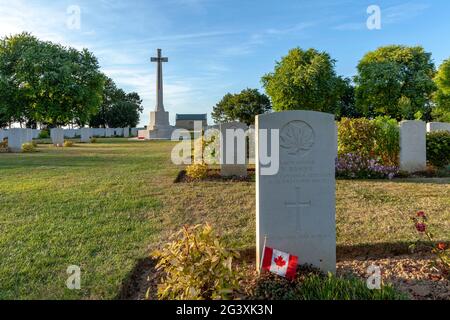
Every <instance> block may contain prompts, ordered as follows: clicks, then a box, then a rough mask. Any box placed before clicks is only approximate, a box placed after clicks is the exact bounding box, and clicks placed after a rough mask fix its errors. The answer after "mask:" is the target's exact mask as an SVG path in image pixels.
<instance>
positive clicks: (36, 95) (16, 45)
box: [0, 33, 104, 126]
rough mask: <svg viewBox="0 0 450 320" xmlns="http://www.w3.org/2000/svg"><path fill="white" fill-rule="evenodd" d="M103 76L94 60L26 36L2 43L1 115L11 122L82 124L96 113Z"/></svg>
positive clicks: (55, 124) (0, 55) (71, 50)
mask: <svg viewBox="0 0 450 320" xmlns="http://www.w3.org/2000/svg"><path fill="white" fill-rule="evenodd" d="M103 84H104V77H103V75H102V74H101V73H100V71H99V64H98V61H97V59H96V58H95V56H94V55H93V54H92V53H90V52H89V51H88V50H86V49H84V50H82V51H78V50H76V49H73V48H66V47H63V46H61V45H58V44H54V43H51V42H44V41H40V40H38V39H37V38H35V37H33V36H32V35H30V34H28V33H22V34H18V35H15V36H10V37H5V38H2V39H1V40H0V101H1V106H0V110H2V111H1V112H2V113H4V114H6V117H7V118H8V119H9V121H10V122H17V121H18V122H26V123H29V124H34V125H35V124H36V123H42V124H45V125H48V126H60V125H65V124H68V123H71V122H72V121H73V119H79V121H80V122H81V123H86V122H87V119H88V118H89V117H90V116H91V114H92V113H94V112H96V110H97V109H98V107H99V105H100V103H101V98H102V96H101V95H102V91H103Z"/></svg>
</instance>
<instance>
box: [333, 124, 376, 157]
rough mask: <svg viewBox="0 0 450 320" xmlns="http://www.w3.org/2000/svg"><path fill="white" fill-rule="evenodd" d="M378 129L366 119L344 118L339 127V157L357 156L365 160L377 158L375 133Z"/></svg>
mask: <svg viewBox="0 0 450 320" xmlns="http://www.w3.org/2000/svg"><path fill="white" fill-rule="evenodd" d="M376 130H377V127H376V125H375V123H374V122H373V121H370V120H368V119H366V118H360V119H348V118H342V120H341V122H340V123H339V127H338V136H339V139H338V149H339V155H343V154H357V155H359V156H360V157H362V158H363V159H371V158H374V157H375V146H376V144H375V132H376Z"/></svg>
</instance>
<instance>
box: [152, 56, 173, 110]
mask: <svg viewBox="0 0 450 320" xmlns="http://www.w3.org/2000/svg"><path fill="white" fill-rule="evenodd" d="M161 51H162V50H161V49H158V56H157V57H154V58H151V61H152V62H156V63H158V72H157V74H156V101H157V102H156V111H164V102H163V72H162V64H163V62H169V58H165V57H163V56H162V54H161Z"/></svg>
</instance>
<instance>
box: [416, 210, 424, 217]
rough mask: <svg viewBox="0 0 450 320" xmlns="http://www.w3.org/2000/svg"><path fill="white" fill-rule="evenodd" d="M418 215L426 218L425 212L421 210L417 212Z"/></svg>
mask: <svg viewBox="0 0 450 320" xmlns="http://www.w3.org/2000/svg"><path fill="white" fill-rule="evenodd" d="M417 216H418V217H419V218H425V212H423V211H419V212H417Z"/></svg>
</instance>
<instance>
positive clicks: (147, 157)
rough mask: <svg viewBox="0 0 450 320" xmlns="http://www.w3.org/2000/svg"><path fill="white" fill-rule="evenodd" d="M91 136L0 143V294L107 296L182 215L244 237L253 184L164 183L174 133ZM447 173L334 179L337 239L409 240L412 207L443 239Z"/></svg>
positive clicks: (449, 194) (244, 243) (448, 216)
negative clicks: (74, 273)
mask: <svg viewBox="0 0 450 320" xmlns="http://www.w3.org/2000/svg"><path fill="white" fill-rule="evenodd" d="M99 142H100V143H96V144H91V145H82V144H77V145H76V146H75V147H73V148H64V149H57V148H55V147H52V146H49V145H39V152H38V153H33V154H0V299H30V298H31V299H113V298H115V297H117V295H118V293H119V290H120V287H121V284H122V283H123V281H124V280H125V279H127V277H128V276H129V274H130V272H131V271H132V269H133V267H134V265H135V264H136V261H137V260H139V259H141V258H144V257H145V256H146V255H147V254H148V251H149V249H150V248H152V247H154V246H157V245H158V244H160V243H162V242H164V241H166V240H167V237H168V235H169V234H170V233H171V232H172V231H174V230H176V229H178V228H179V227H180V226H182V225H183V224H196V223H202V222H206V221H207V222H209V223H211V224H212V225H213V226H215V227H216V228H217V229H218V231H219V232H220V233H221V234H222V235H223V236H224V237H225V238H226V240H227V241H228V242H229V243H230V246H233V247H236V248H252V247H254V242H255V234H254V233H255V232H254V230H255V218H254V216H255V200H254V198H255V189H254V183H251V182H239V183H235V182H226V181H223V182H217V181H215V182H213V181H211V182H196V183H189V184H186V183H179V184H174V183H173V181H174V179H175V177H176V176H177V173H178V171H179V168H177V167H176V166H174V165H172V164H171V161H170V150H171V148H172V146H173V143H171V142H129V141H127V140H125V139H100V140H99ZM449 182H450V179H435V180H432V179H431V180H430V179H423V180H413V181H412V180H400V181H392V182H387V181H338V184H337V199H338V200H337V231H338V245H339V246H349V247H352V246H354V247H358V246H365V247H367V248H369V249H370V248H371V246H377V245H379V246H382V247H383V248H384V247H389V246H390V245H393V246H394V245H396V244H397V243H403V242H408V241H411V240H413V239H415V233H414V230H413V228H412V227H411V223H410V220H409V217H410V215H411V214H413V213H414V212H415V211H416V210H419V209H421V210H426V211H427V212H428V214H429V215H430V216H431V224H432V225H433V227H434V228H435V235H436V237H438V238H440V239H442V240H446V241H448V240H450V234H449V231H448V230H450V211H449V208H450V185H449ZM69 265H78V266H80V267H81V269H82V283H81V288H82V289H81V290H80V291H71V290H68V289H67V288H66V286H65V282H66V279H67V277H68V275H67V274H66V270H67V267H68V266H69Z"/></svg>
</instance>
